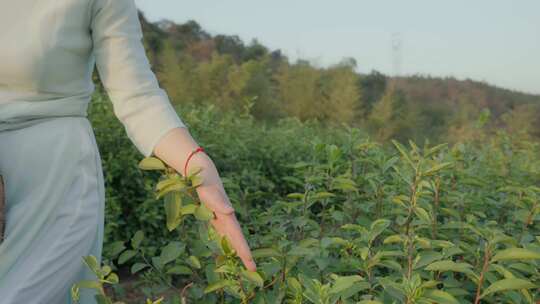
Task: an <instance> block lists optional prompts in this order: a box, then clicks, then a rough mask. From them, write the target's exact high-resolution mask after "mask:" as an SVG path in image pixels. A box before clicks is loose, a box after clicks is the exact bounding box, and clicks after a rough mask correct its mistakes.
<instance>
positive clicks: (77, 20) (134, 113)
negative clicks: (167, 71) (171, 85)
mask: <svg viewBox="0 0 540 304" xmlns="http://www.w3.org/2000/svg"><path fill="white" fill-rule="evenodd" d="M21 16H25V17H24V18H21ZM0 29H1V30H0V124H2V122H4V123H6V124H7V123H11V122H20V121H24V120H26V121H28V120H29V119H33V118H43V117H52V116H62V115H84V116H86V111H87V107H88V103H89V102H90V100H91V96H92V93H93V92H94V89H95V86H94V84H93V82H92V72H93V69H94V67H97V69H98V73H99V76H100V78H101V81H102V83H103V85H104V87H105V89H106V91H107V93H108V95H109V97H110V99H111V101H112V103H113V108H114V114H115V115H116V117H117V118H118V119H119V120H120V122H121V123H122V124H123V125H124V127H125V130H126V133H127V135H128V137H129V138H130V140H131V141H132V142H133V144H134V145H135V146H136V147H137V149H138V150H139V151H140V152H141V153H142V154H143V155H144V156H150V155H152V151H153V149H154V147H155V145H156V144H157V143H158V141H159V140H160V138H161V137H162V136H163V135H164V134H165V133H166V132H167V131H168V130H170V129H172V128H175V127H185V124H184V123H183V121H182V120H181V119H180V117H179V116H178V115H177V113H176V111H175V110H174V108H173V107H172V105H171V103H170V100H169V98H168V95H167V93H166V92H165V91H164V90H163V89H162V88H161V87H160V86H159V84H158V81H157V78H156V76H155V74H154V73H153V72H152V70H151V69H150V63H149V61H148V58H147V57H146V53H145V50H144V46H143V44H142V37H143V35H142V28H141V24H140V21H139V18H138V12H137V8H136V6H135V3H134V0H0Z"/></svg>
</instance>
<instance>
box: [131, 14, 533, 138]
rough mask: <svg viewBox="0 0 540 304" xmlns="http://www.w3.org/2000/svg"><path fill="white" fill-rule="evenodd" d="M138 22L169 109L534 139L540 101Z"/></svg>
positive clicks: (416, 134) (384, 132) (382, 133)
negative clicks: (502, 132)
mask: <svg viewBox="0 0 540 304" xmlns="http://www.w3.org/2000/svg"><path fill="white" fill-rule="evenodd" d="M139 16H140V20H141V24H142V27H143V31H144V43H145V46H146V48H147V53H148V56H149V58H150V61H151V64H152V67H153V69H154V70H155V71H156V74H157V76H158V78H159V81H160V84H161V85H162V86H163V87H164V89H165V90H166V91H167V92H168V94H169V96H170V97H171V100H172V101H173V103H175V104H182V103H195V104H203V103H214V104H216V105H217V106H219V107H221V108H223V109H224V110H237V111H246V110H248V111H250V113H251V114H252V115H253V116H254V117H255V118H256V119H260V120H267V121H275V120H276V119H279V118H283V117H290V116H295V117H298V118H299V119H300V120H309V119H315V120H320V121H323V122H327V123H328V124H329V125H334V126H336V125H341V124H342V123H345V124H348V125H351V126H355V127H361V128H365V129H367V130H369V131H370V132H372V134H373V136H374V137H375V138H376V139H379V140H386V139H389V138H397V139H406V138H412V139H415V140H421V139H422V138H426V137H427V138H430V139H432V140H435V141H449V142H453V141H460V140H466V139H468V138H471V137H475V136H476V133H475V131H474V128H472V126H475V125H477V123H478V119H487V121H486V122H485V123H484V124H483V125H485V126H486V127H487V128H490V129H491V130H492V131H495V130H497V129H500V128H505V129H508V130H510V131H511V132H512V131H522V132H523V135H524V136H526V137H533V138H540V118H539V117H540V96H539V95H531V94H526V93H522V92H517V91H513V90H509V89H505V88H500V87H496V86H493V85H490V84H487V83H484V82H479V81H474V80H470V79H468V80H457V79H455V78H451V77H434V76H429V75H414V76H406V77H399V78H392V77H388V76H386V75H383V74H381V73H379V72H377V71H370V72H368V71H366V73H360V74H359V73H357V72H356V71H357V70H362V69H361V67H357V66H356V61H355V60H354V59H351V58H344V59H343V60H342V61H341V62H338V63H336V64H335V65H334V66H331V67H328V68H317V67H314V66H313V65H312V64H311V63H310V62H308V61H305V60H299V61H297V62H290V61H289V59H288V58H287V57H286V56H285V55H283V54H282V52H281V51H280V50H279V49H276V50H270V49H269V48H267V47H266V46H264V45H262V44H260V43H259V42H258V41H257V40H253V41H250V42H249V43H245V42H243V41H242V40H241V39H240V38H239V37H238V36H236V35H224V34H218V35H212V34H209V33H208V32H206V31H205V30H204V29H203V28H202V27H201V26H200V25H199V24H198V23H197V22H196V21H193V20H190V21H188V22H186V23H183V24H176V23H174V22H171V21H168V20H162V21H159V22H155V23H152V22H149V21H148V20H147V19H146V18H145V16H144V14H143V13H142V12H139ZM482 117H483V118H482Z"/></svg>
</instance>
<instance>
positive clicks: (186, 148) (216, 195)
mask: <svg viewBox="0 0 540 304" xmlns="http://www.w3.org/2000/svg"><path fill="white" fill-rule="evenodd" d="M197 147H198V144H197V143H196V142H195V140H194V139H193V137H191V134H190V133H189V130H188V129H187V128H174V129H171V130H170V131H169V132H167V133H166V134H165V135H164V136H163V138H162V139H160V140H159V142H158V143H157V145H156V147H155V148H154V151H153V152H154V155H155V156H157V157H158V158H159V159H161V160H162V161H164V162H165V163H166V164H167V165H169V166H170V167H172V168H174V169H175V170H176V171H178V172H179V173H180V174H182V175H184V165H185V163H186V161H187V158H188V156H189V154H190V153H191V152H192V151H193V150H195V149H196V148H197ZM195 167H201V168H202V171H201V172H199V173H198V174H199V175H200V176H201V177H202V179H203V183H202V184H201V185H199V186H197V188H196V191H197V195H198V196H199V199H200V200H201V203H203V204H204V205H205V206H206V207H208V208H209V209H210V210H212V211H214V214H215V218H214V219H212V220H210V223H211V224H212V226H214V228H215V229H216V231H217V232H218V233H219V234H220V235H222V236H223V235H225V236H226V237H227V238H228V239H229V241H230V242H231V245H232V246H233V248H234V249H235V251H236V254H237V255H238V256H239V257H240V259H241V260H242V262H243V263H244V265H245V266H246V268H247V269H248V270H251V271H255V270H256V265H255V262H254V261H253V257H252V256H251V250H250V249H249V246H248V243H247V241H246V239H245V238H244V235H243V233H242V229H241V228H240V224H239V223H238V220H237V219H236V215H235V213H234V209H233V207H232V205H231V202H230V201H229V198H228V197H227V194H226V193H225V190H224V188H223V184H222V182H221V179H220V178H219V173H218V171H217V169H216V167H215V165H214V162H213V161H212V160H211V159H210V157H209V156H208V155H207V154H206V153H204V152H197V153H195V154H193V156H192V157H191V159H190V160H189V163H188V166H187V171H188V172H189V171H190V168H195Z"/></svg>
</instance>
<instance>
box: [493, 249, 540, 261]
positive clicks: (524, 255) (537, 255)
mask: <svg viewBox="0 0 540 304" xmlns="http://www.w3.org/2000/svg"><path fill="white" fill-rule="evenodd" d="M537 259H540V252H535V251H532V250H529V249H525V248H508V249H504V250H501V251H499V252H497V253H496V254H495V255H494V256H493V258H491V261H492V262H496V261H507V260H537Z"/></svg>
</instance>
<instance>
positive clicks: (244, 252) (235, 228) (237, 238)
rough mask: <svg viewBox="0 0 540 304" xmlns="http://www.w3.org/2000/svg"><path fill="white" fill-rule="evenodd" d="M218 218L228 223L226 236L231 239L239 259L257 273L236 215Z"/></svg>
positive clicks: (225, 215)
mask: <svg viewBox="0 0 540 304" xmlns="http://www.w3.org/2000/svg"><path fill="white" fill-rule="evenodd" d="M217 216H220V217H223V220H225V221H226V222H227V223H226V225H225V227H226V229H225V234H226V235H227V236H228V237H229V241H230V242H231V245H232V246H233V248H234V249H235V250H236V253H237V255H238V257H240V259H241V260H242V262H243V263H244V265H245V266H246V268H247V269H249V270H251V271H256V270H257V265H256V264H255V261H254V260H253V257H252V255H251V250H250V248H249V245H248V243H247V241H246V239H245V237H244V234H243V233H242V228H241V227H240V224H239V223H238V220H237V219H236V215H235V214H234V213H231V214H224V215H217Z"/></svg>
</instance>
